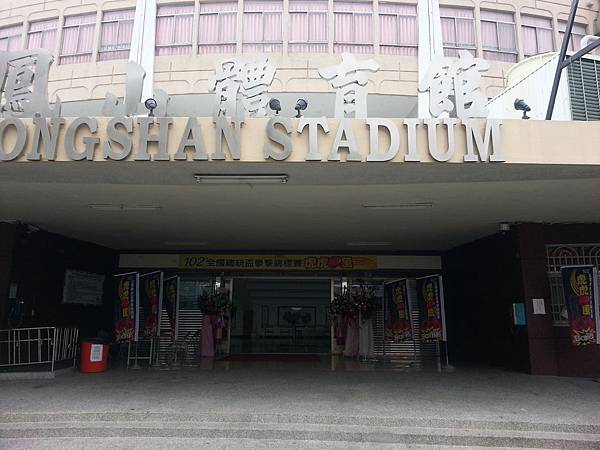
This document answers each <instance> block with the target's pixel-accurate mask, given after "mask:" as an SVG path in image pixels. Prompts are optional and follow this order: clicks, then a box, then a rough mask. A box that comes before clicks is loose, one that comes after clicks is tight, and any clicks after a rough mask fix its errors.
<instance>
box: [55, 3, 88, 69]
mask: <svg viewBox="0 0 600 450" xmlns="http://www.w3.org/2000/svg"><path fill="white" fill-rule="evenodd" d="M92 14H94V21H93V22H90V23H83V24H81V23H80V24H77V25H65V23H64V22H63V26H62V29H63V30H66V29H68V28H77V52H76V53H68V54H67V53H63V46H64V39H65V34H64V32H63V33H62V37H61V42H60V50H59V54H58V64H59V65H61V64H73V63H65V62H63V61H62V58H70V57H73V56H88V55H89V57H90V60H89V61H87V62H91V61H92V56H93V55H94V45H93V42H92V48H91V50H90V51H89V52H80V48H79V46H80V44H81V40H80V39H79V36H80V34H81V27H90V26H91V27H92V29H93V30H94V33H95V32H96V20H97V15H98V13H97V12H96V13H88V14H74V15H72V16H66V17H65V19H67V18H68V17H80V16H91V15H92ZM80 64H84V63H80Z"/></svg>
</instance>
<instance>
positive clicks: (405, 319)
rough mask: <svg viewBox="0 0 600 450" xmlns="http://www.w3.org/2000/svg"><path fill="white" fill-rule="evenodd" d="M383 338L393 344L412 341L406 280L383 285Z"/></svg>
mask: <svg viewBox="0 0 600 450" xmlns="http://www.w3.org/2000/svg"><path fill="white" fill-rule="evenodd" d="M385 306H386V309H385V322H384V325H385V337H386V339H391V340H394V341H395V342H400V341H407V340H410V339H412V325H411V319H410V305H409V303H408V286H407V280H399V281H394V282H393V283H388V284H386V285H385Z"/></svg>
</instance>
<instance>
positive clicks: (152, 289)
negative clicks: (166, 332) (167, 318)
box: [140, 272, 163, 337]
mask: <svg viewBox="0 0 600 450" xmlns="http://www.w3.org/2000/svg"><path fill="white" fill-rule="evenodd" d="M162 279H163V274H162V272H152V273H148V274H144V275H141V276H140V284H141V286H140V319H141V320H142V321H143V335H144V337H154V336H158V335H159V321H160V309H161V300H162V296H161V293H162Z"/></svg>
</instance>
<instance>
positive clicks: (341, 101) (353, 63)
mask: <svg viewBox="0 0 600 450" xmlns="http://www.w3.org/2000/svg"><path fill="white" fill-rule="evenodd" d="M378 70H379V64H378V63H377V62H376V61H375V60H374V59H369V60H361V61H357V60H356V58H354V56H353V55H351V54H350V53H342V62H341V63H340V64H337V65H335V66H330V67H325V68H323V69H320V70H319V75H320V76H321V77H322V78H325V79H326V80H330V81H331V86H332V87H333V88H334V89H335V117H336V118H339V119H341V118H344V117H354V118H356V119H366V118H367V93H368V90H367V83H368V81H369V76H370V74H371V73H374V72H377V71H378Z"/></svg>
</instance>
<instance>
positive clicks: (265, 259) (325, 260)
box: [178, 254, 377, 271]
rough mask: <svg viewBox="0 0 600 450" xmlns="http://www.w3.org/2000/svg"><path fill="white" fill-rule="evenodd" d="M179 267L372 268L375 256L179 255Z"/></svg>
mask: <svg viewBox="0 0 600 450" xmlns="http://www.w3.org/2000/svg"><path fill="white" fill-rule="evenodd" d="M178 267H179V268H180V269H202V270H282V271H287V270H296V271H319V270H374V269H377V257H376V256H363V255H217V254H193V255H179V266H178Z"/></svg>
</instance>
